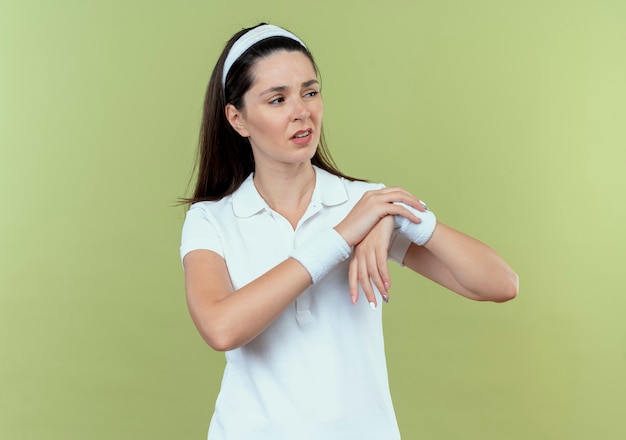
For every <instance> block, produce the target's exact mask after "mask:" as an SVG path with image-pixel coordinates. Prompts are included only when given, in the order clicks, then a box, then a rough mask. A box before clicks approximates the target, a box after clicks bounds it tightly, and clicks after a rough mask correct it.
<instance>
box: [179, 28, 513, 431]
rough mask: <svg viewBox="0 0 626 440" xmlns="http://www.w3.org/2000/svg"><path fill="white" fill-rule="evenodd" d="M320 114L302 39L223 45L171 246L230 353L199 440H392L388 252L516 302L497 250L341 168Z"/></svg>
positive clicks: (193, 296)
mask: <svg viewBox="0 0 626 440" xmlns="http://www.w3.org/2000/svg"><path fill="white" fill-rule="evenodd" d="M322 113H323V105H322V97H321V94H320V84H319V80H318V74H317V67H316V65H315V62H314V60H313V57H312V56H311V53H310V52H309V50H308V49H307V48H306V46H305V44H304V43H303V42H302V41H301V40H300V39H299V38H297V37H296V36H295V35H293V34H292V33H290V32H288V31H286V30H284V29H282V28H279V27H276V26H272V25H266V24H262V25H259V26H256V27H254V28H250V29H245V30H243V31H241V32H239V33H237V34H236V35H235V36H233V38H232V39H231V40H230V41H229V42H228V44H227V45H226V48H225V49H224V51H223V53H222V55H221V57H220V58H219V60H218V62H217V65H216V66H215V69H214V71H213V74H212V76H211V80H210V82H209V86H208V90H207V94H206V100H205V107H204V117H203V122H202V131H201V136H200V151H199V153H200V154H199V163H198V180H197V185H196V189H195V193H194V195H193V197H192V198H191V199H189V200H188V202H190V203H192V204H191V207H190V209H189V211H188V213H187V217H186V220H185V223H184V226H183V233H182V245H181V258H182V259H183V266H184V270H185V289H186V295H187V303H188V306H189V310H190V314H191V317H192V319H193V321H194V323H195V325H196V327H197V328H198V330H199V332H200V334H201V335H202V337H203V338H204V340H205V341H206V342H207V343H208V344H209V345H210V346H211V347H212V348H214V349H215V350H220V351H225V352H226V359H227V364H226V369H225V372H224V377H223V381H222V387H221V391H220V393H219V396H218V398H217V402H216V406H215V413H214V414H213V418H212V420H211V424H210V428H209V435H208V438H209V439H220V440H228V439H236V440H241V439H255V440H262V439H267V440H270V439H271V440H278V439H289V440H294V439H298V440H305V439H316V440H319V439H324V440H333V439H337V440H347V439H359V440H363V439H385V440H390V439H397V438H400V434H399V430H398V426H397V423H396V419H395V415H394V411H393V406H392V402H391V397H390V393H389V386H388V381H387V369H386V363H385V354H384V346H383V334H382V307H380V300H381V299H382V300H383V301H388V300H389V292H388V289H389V282H390V281H389V275H388V272H387V258H388V257H389V258H391V259H393V260H395V261H397V262H399V263H401V264H404V265H405V266H406V267H408V268H410V269H411V270H413V271H415V272H417V273H419V274H421V275H423V276H425V277H427V278H430V279H431V280H433V281H435V282H437V283H439V284H441V285H443V286H445V287H447V288H449V289H450V290H452V291H454V292H456V293H458V294H460V295H463V296H465V297H468V298H470V299H474V300H480V301H496V302H502V301H507V300H509V299H512V298H514V297H515V296H516V294H517V288H518V281H517V276H516V274H515V273H514V272H513V271H512V270H511V269H510V268H509V267H508V266H507V264H506V263H505V262H504V261H503V260H502V259H501V258H500V257H499V256H498V255H497V254H496V253H495V252H493V251H492V250H491V249H490V248H489V247H487V246H486V245H484V244H482V243H481V242H479V241H477V240H474V239H473V238H470V237H468V236H467V235H464V234H462V233H460V232H457V231H455V230H454V229H452V228H449V227H448V226H445V225H444V224H442V223H441V222H438V221H437V220H436V219H435V216H434V214H433V213H432V212H431V211H429V210H428V209H427V208H426V205H425V204H423V203H422V202H420V201H419V200H418V199H417V198H415V197H414V196H413V195H411V194H410V193H409V192H407V191H405V190H403V189H400V188H385V187H384V186H382V185H376V184H371V183H366V182H363V181H360V180H357V179H353V178H350V177H348V176H345V175H343V174H342V173H341V172H339V171H338V170H337V169H336V167H335V166H334V165H333V162H332V161H331V159H330V156H329V155H328V152H327V150H326V147H325V144H324V141H323V134H322ZM361 296H362V297H365V299H366V300H365V301H364V300H362V299H361V300H359V297H361Z"/></svg>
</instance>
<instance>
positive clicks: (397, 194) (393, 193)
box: [380, 187, 428, 212]
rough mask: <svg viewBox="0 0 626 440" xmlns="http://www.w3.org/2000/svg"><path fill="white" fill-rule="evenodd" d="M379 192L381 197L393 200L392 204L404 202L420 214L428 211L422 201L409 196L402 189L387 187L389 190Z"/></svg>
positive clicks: (409, 194)
mask: <svg viewBox="0 0 626 440" xmlns="http://www.w3.org/2000/svg"><path fill="white" fill-rule="evenodd" d="M380 191H381V193H380V194H381V195H384V196H385V197H391V198H392V199H394V200H393V201H394V202H404V203H406V204H407V205H409V206H412V207H413V208H415V209H417V210H418V211H421V212H424V211H427V210H428V207H427V206H426V203H424V202H423V201H422V200H420V199H418V198H417V197H415V196H414V195H413V194H411V193H410V192H408V191H406V190H404V189H402V188H399V187H389V188H383V189H381V190H380Z"/></svg>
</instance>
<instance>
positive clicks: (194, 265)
mask: <svg viewBox="0 0 626 440" xmlns="http://www.w3.org/2000/svg"><path fill="white" fill-rule="evenodd" d="M394 202H403V203H405V204H407V205H410V206H416V205H418V204H419V202H418V201H417V200H416V199H414V198H413V197H412V196H411V195H410V194H409V193H407V192H406V191H404V190H400V189H398V188H384V189H381V190H376V191H369V192H367V193H365V194H364V195H363V197H362V198H361V200H360V201H359V202H358V203H357V204H356V205H355V206H354V207H353V208H352V210H351V211H350V213H348V215H347V216H346V217H345V218H344V219H343V220H342V221H341V222H340V223H339V224H338V225H337V226H335V228H334V229H335V231H336V233H334V236H333V234H324V232H328V231H322V232H323V233H322V234H321V235H320V236H321V237H331V238H334V239H336V238H337V237H338V235H337V233H338V234H339V235H340V236H341V237H339V239H340V240H342V241H344V240H345V243H344V245H345V246H347V247H351V246H354V245H356V244H358V243H359V242H360V241H361V240H362V239H363V237H364V236H365V235H367V234H368V233H369V231H370V230H371V229H372V228H373V227H374V226H375V225H376V224H378V222H379V220H380V219H381V218H384V217H387V216H391V217H393V216H395V215H401V216H404V217H406V218H407V219H409V220H410V221H413V222H419V218H417V217H416V216H415V215H414V214H413V213H411V212H410V211H409V210H407V209H406V208H404V207H403V206H401V205H398V204H395V203H394ZM330 232H334V231H330ZM331 241H332V240H331ZM330 244H332V243H330ZM304 246H308V248H306V249H304V248H303V247H301V248H298V249H296V250H294V254H292V255H295V258H287V259H286V260H285V261H283V262H282V263H280V264H279V265H277V266H276V267H274V268H273V269H271V270H269V271H268V272H266V273H265V274H264V275H262V276H260V277H259V278H257V279H255V280H253V281H252V282H250V283H249V284H247V285H245V286H243V287H242V288H240V289H238V290H236V291H235V290H234V289H233V286H232V285H231V283H230V277H229V274H228V269H227V267H226V263H225V261H224V259H223V258H222V257H221V256H219V255H218V254H216V253H214V252H212V251H209V250H194V251H191V252H189V253H188V254H187V255H185V257H184V258H183V266H184V269H185V292H186V297H187V305H188V307H189V311H190V314H191V317H192V319H193V321H194V323H195V325H196V327H197V328H198V330H199V332H200V334H201V335H202V337H203V339H204V340H205V341H206V342H207V343H208V344H209V345H210V346H211V347H212V348H214V349H216V350H220V351H223V350H231V349H233V348H237V347H240V346H242V345H244V344H246V343H247V342H249V341H251V340H252V339H254V338H255V337H256V336H257V335H259V334H260V333H261V332H262V331H263V330H265V328H266V327H267V326H269V325H270V324H271V323H272V322H273V321H274V320H275V319H276V318H277V317H278V316H279V315H280V313H282V312H283V311H284V310H285V309H286V308H287V307H288V306H289V304H291V303H292V302H293V301H295V300H296V298H297V297H298V296H299V295H300V294H301V293H302V292H303V291H304V290H305V289H306V288H307V287H309V286H310V285H311V283H312V282H313V280H317V279H318V278H319V277H320V274H319V273H318V272H317V269H319V267H320V266H321V267H322V268H324V266H326V269H328V265H325V264H317V263H320V262H321V263H325V262H327V261H331V263H330V264H333V263H332V261H335V260H333V258H335V257H333V256H332V255H330V256H329V255H328V252H327V251H323V252H319V251H318V250H320V249H329V248H330V247H329V246H325V243H322V242H321V240H315V239H313V240H311V241H310V242H309V243H307V244H305V245H304ZM296 251H299V252H296ZM302 251H305V252H302ZM348 252H349V251H348ZM310 256H313V257H314V258H310ZM346 256H347V254H346ZM299 257H304V258H301V259H300V260H297V259H296V258H299ZM329 257H330V260H329ZM311 261H313V264H312V265H311V264H309V263H310V262H311ZM334 264H336V263H334ZM322 276H323V275H322Z"/></svg>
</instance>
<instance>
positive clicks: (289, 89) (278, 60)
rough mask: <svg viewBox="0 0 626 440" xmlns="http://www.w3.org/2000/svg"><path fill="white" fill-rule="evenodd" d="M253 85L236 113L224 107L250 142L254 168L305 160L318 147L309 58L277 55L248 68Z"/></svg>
mask: <svg viewBox="0 0 626 440" xmlns="http://www.w3.org/2000/svg"><path fill="white" fill-rule="evenodd" d="M252 75H253V78H254V80H253V83H252V86H251V87H250V89H249V90H248V91H247V92H246V93H245V95H244V97H243V101H244V105H243V108H242V109H241V110H237V109H236V108H235V107H234V106H232V105H229V106H227V108H226V114H227V116H228V119H229V121H230V122H231V124H232V125H233V127H234V128H235V130H237V131H238V132H239V134H241V135H242V136H244V137H247V138H248V139H249V140H250V145H251V146H252V152H253V154H254V160H255V167H259V166H263V165H264V164H268V165H271V164H276V163H284V164H295V163H302V162H304V161H310V160H311V158H312V157H313V155H314V154H315V151H316V149H317V145H318V143H319V139H320V134H321V127H322V113H323V104H322V97H321V95H320V84H319V82H318V80H317V74H316V72H315V69H314V67H313V64H312V63H311V60H309V58H308V57H307V56H306V55H305V54H303V53H301V52H286V51H280V52H276V53H274V54H272V55H270V56H268V57H266V58H263V59H260V60H259V61H258V62H257V63H256V64H255V66H254V67H253V68H252Z"/></svg>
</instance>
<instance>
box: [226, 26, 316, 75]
mask: <svg viewBox="0 0 626 440" xmlns="http://www.w3.org/2000/svg"><path fill="white" fill-rule="evenodd" d="M271 37H287V38H291V39H292V40H296V41H297V42H298V43H300V44H301V45H302V47H304V48H305V49H306V45H305V44H304V43H303V42H302V40H300V39H299V38H298V37H296V36H295V35H294V34H292V33H291V32H289V31H286V30H285V29H283V28H280V27H278V26H274V25H273V24H264V25H261V26H257V27H255V28H254V29H252V30H250V31H248V32H246V33H245V34H243V35H242V36H241V37H239V39H238V40H237V41H235V44H233V46H232V47H231V48H230V51H229V52H228V56H227V57H226V61H224V69H223V72H224V73H223V74H222V87H225V86H226V75H228V71H229V70H230V68H231V67H233V64H234V63H235V61H237V59H238V58H239V57H240V56H241V55H242V54H243V53H244V52H245V51H246V50H248V49H250V47H252V45H254V44H256V43H258V42H259V41H261V40H265V39H266V38H271Z"/></svg>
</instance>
